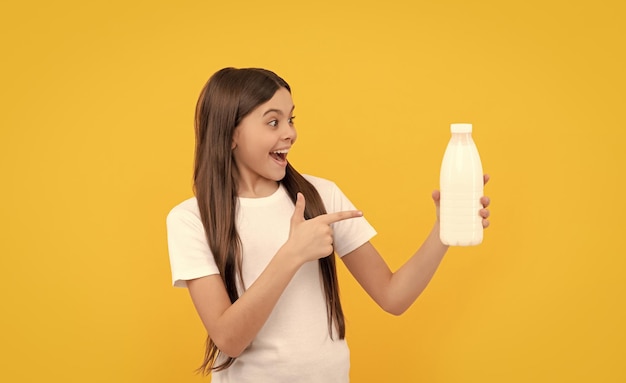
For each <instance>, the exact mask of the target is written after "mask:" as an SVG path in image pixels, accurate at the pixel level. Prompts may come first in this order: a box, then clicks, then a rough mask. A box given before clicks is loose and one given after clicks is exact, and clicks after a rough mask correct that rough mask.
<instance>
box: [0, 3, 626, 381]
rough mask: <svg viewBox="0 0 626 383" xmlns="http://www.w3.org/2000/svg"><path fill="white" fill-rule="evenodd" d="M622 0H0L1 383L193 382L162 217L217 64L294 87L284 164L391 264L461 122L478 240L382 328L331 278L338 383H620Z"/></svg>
mask: <svg viewBox="0 0 626 383" xmlns="http://www.w3.org/2000/svg"><path fill="white" fill-rule="evenodd" d="M624 4H625V3H624V2H623V1H618V0H615V1H603V0H596V1H591V0H584V1H538V0H530V1H525V2H502V1H461V0H457V1H438V2H431V1H408V0H406V1H397V0H390V1H385V2H379V1H356V0H353V1H327V0H321V1H315V2H294V1H248V2H246V1H243V2H229V1H223V2H215V1H178V2H169V1H168V2H164V1H120V0H113V1H93V2H90V1H88V2H85V1H67V0H60V1H54V2H48V1H35V2H21V3H20V2H9V3H6V4H3V5H2V6H0V8H1V9H0V50H1V54H2V60H1V61H0V67H1V69H2V70H1V71H0V102H1V105H2V106H1V108H2V112H1V113H0V129H1V131H0V132H1V133H0V174H1V177H2V184H1V185H2V186H1V188H0V201H1V202H0V218H1V221H0V236H1V240H0V270H1V271H2V278H0V288H1V294H2V296H1V302H2V315H0V331H1V334H2V336H1V340H0V352H1V359H2V368H0V381H3V382H57V381H59V382H61V381H63V382H152V383H154V382H197V381H208V379H202V378H200V377H199V376H196V375H194V373H193V370H194V368H196V367H197V366H198V365H199V363H200V362H201V357H202V352H203V342H204V330H203V328H202V326H201V324H200V321H199V320H198V318H197V316H196V314H195V312H194V310H193V308H192V305H191V302H190V300H189V298H188V295H187V292H186V291H185V290H179V289H174V288H172V287H170V270H169V263H168V255H167V244H166V233H165V216H166V214H167V212H168V211H169V209H170V208H171V207H172V206H174V205H175V204H176V203H178V202H179V201H181V200H183V199H185V198H188V197H190V196H191V195H192V194H191V173H192V158H193V111H194V106H195V101H196V98H197V96H198V93H199V91H200V89H201V87H202V86H203V84H204V82H205V81H206V80H207V78H208V77H209V76H210V75H211V74H212V73H213V72H214V71H216V70H217V69H219V68H222V67H224V66H236V67H245V66H259V67H266V68H269V69H272V70H274V71H276V72H277V73H279V74H280V75H281V76H283V77H284V78H285V79H287V81H289V82H290V84H291V85H292V87H293V96H294V100H295V103H296V106H297V107H296V115H297V117H298V118H297V127H298V129H299V140H298V143H297V144H296V146H295V147H294V151H293V152H292V153H290V159H291V161H292V163H293V164H294V165H295V166H296V167H297V168H298V169H299V170H300V171H301V172H304V173H310V174H315V175H318V176H322V177H326V178H330V179H332V180H334V181H335V182H337V183H338V184H339V186H340V187H341V188H342V189H343V190H344V192H346V194H347V195H348V196H349V197H350V198H351V199H352V200H353V202H354V203H355V204H356V205H357V206H358V207H359V208H361V209H363V210H364V212H365V214H366V216H367V217H368V219H369V220H370V222H371V223H372V224H373V225H374V226H375V227H376V228H377V230H378V232H379V235H378V236H377V237H376V238H375V239H374V243H375V245H376V246H377V248H378V249H379V250H380V251H381V253H382V254H383V255H384V257H385V258H386V260H387V261H388V263H389V264H390V266H391V267H392V268H397V267H399V266H400V265H401V264H402V263H403V262H404V260H406V259H407V257H408V256H409V255H410V254H412V252H413V251H414V250H415V249H416V248H417V247H418V245H419V244H420V243H421V241H422V240H423V238H424V237H425V236H426V234H427V232H428V230H429V229H430V227H431V225H432V223H433V222H434V208H433V205H432V201H431V199H430V193H431V191H432V190H433V189H436V188H437V187H438V171H439V165H440V161H441V158H442V155H443V151H444V150H445V145H446V144H447V140H448V138H449V124H450V123H452V122H470V123H473V124H474V139H475V141H476V143H477V145H478V147H479V150H480V153H481V155H482V160H483V164H484V167H485V171H487V172H488V173H490V174H491V176H492V180H491V182H490V183H489V184H488V186H487V188H486V194H488V195H489V196H491V198H492V200H493V205H492V208H491V210H492V227H491V228H489V229H488V230H487V232H486V233H485V241H484V243H483V244H482V245H481V246H478V247H472V248H453V249H451V250H450V251H449V253H448V255H447V257H446V259H445V260H444V262H443V264H442V265H441V268H440V269H439V271H438V273H437V274H436V276H435V278H434V279H433V281H432V283H431V284H430V286H429V287H428V288H427V290H426V291H425V293H424V294H423V295H422V296H421V297H420V299H419V300H418V301H417V302H416V303H415V304H414V306H413V307H412V308H411V309H410V310H409V311H408V312H407V313H406V314H405V315H403V316H401V317H393V316H390V315H388V314H385V313H383V312H382V310H380V309H379V308H378V307H376V306H375V305H374V304H373V302H372V301H371V300H370V299H369V298H368V297H367V296H366V294H365V293H364V292H363V291H362V290H361V289H360V288H359V287H358V285H357V284H356V283H355V282H354V280H353V279H352V277H351V276H350V275H349V274H348V273H347V272H346V270H345V268H344V267H343V266H340V279H341V285H342V297H343V301H344V305H345V311H346V315H347V321H348V338H349V342H350V344H351V349H352V372H351V374H352V381H354V382H442V383H444V382H445V383H453V382H454V383H456V382H483V383H484V382H531V381H532V382H592V381H594V382H623V381H626V364H625V363H624V358H625V356H626V330H625V323H626V315H625V312H626V310H625V308H624V300H625V296H624V295H625V293H626V279H625V278H624V272H625V271H626V270H625V269H626V260H625V256H626V254H625V253H626V252H625V251H624V245H623V244H622V242H621V240H622V239H624V229H625V228H626V225H625V223H624V217H625V216H626V204H625V202H624V194H625V192H626V190H625V188H624V181H623V178H624V175H625V174H626V169H625V165H626V154H625V152H626V150H625V149H624V148H625V147H626V146H625V143H626V133H625V132H626V124H625V122H624V121H626V116H625V113H624V110H625V106H626V96H625V89H626V75H625V68H626V54H625V47H626V44H625V36H626V23H624V20H625V19H626V7H625V5H624ZM319 367H320V368H324V366H319ZM268 368H271V366H268Z"/></svg>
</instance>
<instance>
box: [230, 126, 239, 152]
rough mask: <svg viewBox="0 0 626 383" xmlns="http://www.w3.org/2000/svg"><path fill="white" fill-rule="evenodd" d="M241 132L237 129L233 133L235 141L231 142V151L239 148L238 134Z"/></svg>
mask: <svg viewBox="0 0 626 383" xmlns="http://www.w3.org/2000/svg"><path fill="white" fill-rule="evenodd" d="M238 132H239V129H235V131H234V132H233V139H232V140H231V142H230V149H231V150H235V148H237V136H239V135H238V134H237V133H238Z"/></svg>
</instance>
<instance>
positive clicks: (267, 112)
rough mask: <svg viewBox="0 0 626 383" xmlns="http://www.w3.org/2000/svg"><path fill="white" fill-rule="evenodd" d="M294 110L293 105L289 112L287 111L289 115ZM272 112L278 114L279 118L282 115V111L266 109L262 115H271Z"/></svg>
mask: <svg viewBox="0 0 626 383" xmlns="http://www.w3.org/2000/svg"><path fill="white" fill-rule="evenodd" d="M295 108H296V106H295V105H294V106H292V107H291V110H290V111H289V113H291V112H293V110H294V109H295ZM272 112H274V113H278V114H280V115H281V116H282V115H283V111H282V110H280V109H268V110H266V111H265V113H263V116H265V115H267V114H270V113H272Z"/></svg>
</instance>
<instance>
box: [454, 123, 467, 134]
mask: <svg viewBox="0 0 626 383" xmlns="http://www.w3.org/2000/svg"><path fill="white" fill-rule="evenodd" d="M450 131H451V132H452V133H472V124H450Z"/></svg>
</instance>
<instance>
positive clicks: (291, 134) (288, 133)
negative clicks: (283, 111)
mask: <svg viewBox="0 0 626 383" xmlns="http://www.w3.org/2000/svg"><path fill="white" fill-rule="evenodd" d="M285 125H286V127H285V129H283V134H282V135H283V140H284V141H290V142H291V143H292V144H293V143H294V142H296V138H298V132H296V127H295V126H293V125H292V124H289V123H286V124H285Z"/></svg>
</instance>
